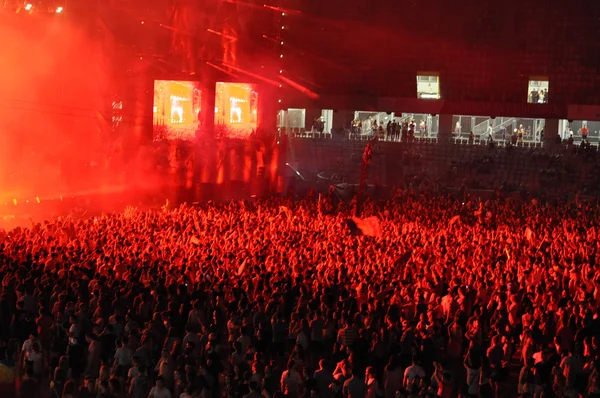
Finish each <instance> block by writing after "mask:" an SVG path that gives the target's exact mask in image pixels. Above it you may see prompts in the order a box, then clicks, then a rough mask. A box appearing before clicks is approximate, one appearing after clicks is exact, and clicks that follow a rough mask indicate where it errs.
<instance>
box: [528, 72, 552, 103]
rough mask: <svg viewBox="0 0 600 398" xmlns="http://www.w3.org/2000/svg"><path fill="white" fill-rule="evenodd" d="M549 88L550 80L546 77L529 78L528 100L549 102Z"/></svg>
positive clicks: (531, 101)
mask: <svg viewBox="0 0 600 398" xmlns="http://www.w3.org/2000/svg"><path fill="white" fill-rule="evenodd" d="M549 88H550V82H549V81H548V78H546V77H534V78H531V79H529V86H528V89H527V102H528V103H530V104H547V103H548V89H549Z"/></svg>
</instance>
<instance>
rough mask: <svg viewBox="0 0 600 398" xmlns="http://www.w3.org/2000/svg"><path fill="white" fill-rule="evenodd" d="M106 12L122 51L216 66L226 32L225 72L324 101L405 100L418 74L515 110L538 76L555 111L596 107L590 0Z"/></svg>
mask: <svg viewBox="0 0 600 398" xmlns="http://www.w3.org/2000/svg"><path fill="white" fill-rule="evenodd" d="M141 4H143V5H141ZM105 9H107V10H110V11H109V12H107V13H105V15H108V19H110V20H111V21H112V22H111V24H112V25H113V26H114V27H115V31H116V32H117V34H116V36H117V37H118V40H119V42H120V43H122V44H125V45H127V46H129V47H134V48H136V49H137V50H139V52H140V53H150V54H152V55H153V56H155V57H157V58H161V59H162V61H163V62H165V61H166V62H167V63H169V64H172V65H176V68H177V67H179V66H180V65H181V64H185V63H186V62H189V60H188V61H186V59H188V58H193V59H195V60H196V64H203V63H204V61H206V60H217V61H222V60H223V57H224V55H223V54H224V52H225V51H224V49H223V42H224V40H223V35H224V34H231V35H233V36H235V38H236V40H235V41H236V45H235V57H236V58H235V61H232V60H231V57H229V59H228V60H227V61H228V62H236V63H237V64H238V65H239V66H240V67H242V68H247V69H248V70H252V71H254V72H256V71H259V72H260V73H263V74H264V75H265V77H267V78H274V77H276V75H277V73H278V71H279V70H285V74H286V75H287V76H288V77H289V78H290V79H293V80H294V81H296V82H299V83H301V84H303V85H306V87H307V88H309V89H310V90H311V91H314V92H317V93H322V94H346V95H369V96H398V97H414V96H415V93H416V81H415V76H416V73H417V72H418V71H432V72H437V73H439V75H440V79H441V87H442V97H443V98H446V99H469V100H498V101H511V102H523V101H524V100H525V94H526V90H527V81H528V79H529V77H530V76H547V77H548V78H549V80H550V82H551V83H550V85H551V94H550V95H551V100H552V101H560V102H570V103H598V102H599V101H600V99H599V96H597V92H598V89H599V88H600V78H599V77H598V76H599V74H598V65H599V64H600V55H599V54H600V41H598V40H597V37H598V34H599V33H600V20H599V19H600V4H599V3H598V2H593V1H584V0H577V1H571V2H558V1H551V2H547V1H546V2H544V1H540V0H505V1H501V2H487V1H485V2H484V1H481V2H475V1H472V0H453V1H448V0H437V1H431V2H422V1H415V0H408V1H397V0H393V1H392V0H381V1H375V2H374V1H367V0H352V1H348V0H327V1H323V0H272V3H265V2H264V1H263V0H245V1H233V0H231V1H223V0H204V1H201V2H194V1H192V0H168V1H167V0H151V1H148V2H143V3H142V2H134V1H116V0H115V1H113V2H112V3H110V5H109V6H105ZM282 14H285V15H282ZM142 21H143V24H142ZM281 26H284V27H285V29H283V30H280V28H281ZM227 32H228V33H227ZM186 42H188V45H186V44H185V43H186ZM280 42H284V45H280V44H279V43H280ZM189 43H191V44H189ZM186 53H187V54H186ZM282 55H283V58H281V56H282Z"/></svg>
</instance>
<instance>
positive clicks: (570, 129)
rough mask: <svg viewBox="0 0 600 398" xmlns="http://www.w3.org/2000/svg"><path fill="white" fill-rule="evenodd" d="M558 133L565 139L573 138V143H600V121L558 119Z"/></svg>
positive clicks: (596, 144)
mask: <svg viewBox="0 0 600 398" xmlns="http://www.w3.org/2000/svg"><path fill="white" fill-rule="evenodd" d="M558 133H559V135H560V138H562V140H563V141H567V142H568V141H569V138H572V139H573V144H577V145H579V144H580V143H581V142H582V141H586V142H588V143H590V144H591V145H595V146H598V145H600V122H598V121H589V120H571V121H568V120H565V119H561V120H559V121H558Z"/></svg>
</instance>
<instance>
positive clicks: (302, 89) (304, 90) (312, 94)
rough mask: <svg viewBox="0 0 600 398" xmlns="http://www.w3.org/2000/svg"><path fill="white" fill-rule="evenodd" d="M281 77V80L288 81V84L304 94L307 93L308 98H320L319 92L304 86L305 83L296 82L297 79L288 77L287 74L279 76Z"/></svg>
mask: <svg viewBox="0 0 600 398" xmlns="http://www.w3.org/2000/svg"><path fill="white" fill-rule="evenodd" d="M279 78H280V79H281V81H283V82H284V83H286V84H287V85H288V86H290V87H292V88H294V89H296V90H298V91H300V92H301V93H302V94H304V95H306V96H307V97H308V98H310V99H318V98H319V94H317V93H315V92H314V91H311V90H309V89H308V88H306V87H304V86H303V85H301V84H299V83H296V82H295V81H293V80H291V79H288V78H287V77H285V76H279Z"/></svg>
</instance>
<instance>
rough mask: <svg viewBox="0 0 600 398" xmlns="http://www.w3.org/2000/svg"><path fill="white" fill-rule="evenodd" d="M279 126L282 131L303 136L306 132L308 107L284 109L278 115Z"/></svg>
mask: <svg viewBox="0 0 600 398" xmlns="http://www.w3.org/2000/svg"><path fill="white" fill-rule="evenodd" d="M277 128H278V130H279V132H280V133H287V134H291V135H294V136H302V135H304V134H305V133H306V109H297V108H290V109H287V110H285V109H282V110H280V111H279V114H278V115H277Z"/></svg>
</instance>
